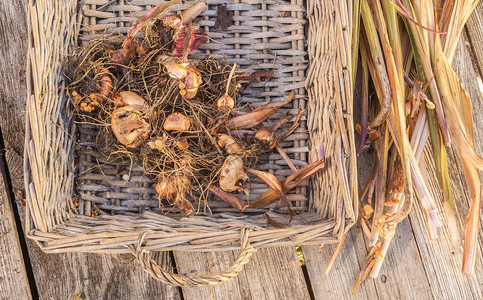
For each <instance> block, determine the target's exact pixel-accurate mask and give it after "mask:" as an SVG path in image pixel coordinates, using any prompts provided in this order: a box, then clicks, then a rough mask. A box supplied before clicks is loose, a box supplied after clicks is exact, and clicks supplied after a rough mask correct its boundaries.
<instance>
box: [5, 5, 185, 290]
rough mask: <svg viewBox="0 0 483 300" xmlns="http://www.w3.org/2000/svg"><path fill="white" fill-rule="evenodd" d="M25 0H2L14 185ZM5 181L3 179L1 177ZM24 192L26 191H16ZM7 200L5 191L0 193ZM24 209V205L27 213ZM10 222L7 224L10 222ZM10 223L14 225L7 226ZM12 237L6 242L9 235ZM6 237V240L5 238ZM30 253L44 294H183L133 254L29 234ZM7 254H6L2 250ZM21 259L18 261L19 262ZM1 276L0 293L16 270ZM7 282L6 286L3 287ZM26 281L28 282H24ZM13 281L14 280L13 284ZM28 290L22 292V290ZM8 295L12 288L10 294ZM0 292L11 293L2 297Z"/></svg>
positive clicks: (18, 185)
mask: <svg viewBox="0 0 483 300" xmlns="http://www.w3.org/2000/svg"><path fill="white" fill-rule="evenodd" d="M27 2H28V1H26V0H14V1H2V3H1V4H0V37H1V41H2V42H1V43H0V70H2V71H1V72H0V100H1V102H0V116H1V117H0V125H1V128H2V134H3V137H4V140H5V147H6V156H7V161H8V166H9V169H10V177H11V180H12V184H13V188H14V191H15V190H19V189H22V188H23V171H22V170H23V159H22V156H23V143H24V137H25V134H24V126H25V113H24V111H25V103H26V102H25V100H26V86H25V84H26V83H25V67H26V52H25V51H26V42H27V26H26V15H25V13H26V8H27ZM2 185H3V183H2ZM17 195H21V194H17ZM0 198H1V199H2V200H4V198H3V191H2V196H0ZM5 203H8V202H5V201H3V202H2V204H1V205H2V206H1V207H0V209H1V211H2V212H3V213H4V214H5V215H6V217H4V218H2V220H1V224H2V226H4V225H5V224H4V221H5V222H6V220H10V219H9V218H11V217H12V215H13V214H12V213H11V211H9V210H8V209H6V208H4V207H5ZM24 209H25V208H23V207H19V211H21V212H22V216H21V217H22V218H24V213H23V212H24ZM9 222H10V223H8V224H10V225H8V224H6V225H5V226H4V227H2V237H1V238H2V245H0V247H6V248H8V249H1V250H0V251H2V252H0V253H4V254H5V255H7V259H8V260H10V261H11V262H10V263H7V262H4V261H3V260H2V262H1V263H2V264H5V268H3V267H2V269H1V270H2V271H3V270H5V272H4V274H7V272H12V271H14V272H17V273H18V276H17V277H19V278H20V277H22V276H24V275H22V274H24V273H25V271H24V269H23V268H24V266H23V263H22V262H21V261H20V260H19V258H18V257H19V254H15V253H14V252H15V251H18V249H17V250H15V247H16V246H15V245H16V244H15V243H14V242H13V239H12V237H10V235H12V234H15V235H16V232H15V230H13V229H11V225H12V221H9ZM7 225H8V226H10V227H8V226H7ZM8 228H10V229H8ZM3 233H6V234H8V239H9V240H8V243H7V242H5V243H3V241H4V239H6V238H7V235H6V234H3ZM5 241H6V240H5ZM27 245H28V251H29V257H30V260H31V263H32V269H33V272H34V276H35V281H36V284H37V288H38V293H39V296H40V297H41V298H42V299H70V298H71V297H72V296H73V295H74V294H76V293H78V294H80V295H81V298H82V299H180V294H179V290H178V289H177V288H172V287H167V286H165V285H163V284H161V283H159V282H157V281H155V280H153V279H151V278H150V277H149V276H148V275H147V274H146V273H145V272H144V271H143V270H142V269H141V268H140V267H139V266H138V265H137V264H136V263H135V262H134V261H132V260H131V256H130V255H127V256H119V255H96V254H83V253H69V254H58V255H55V254H45V253H43V252H42V251H41V250H40V249H39V248H38V247H37V245H36V244H35V243H34V242H32V241H30V240H28V241H27ZM153 256H154V257H155V258H156V259H157V261H158V262H159V263H160V265H161V266H163V267H165V268H167V269H168V270H169V269H172V264H171V261H172V260H171V258H170V257H169V253H157V254H153ZM2 258H3V256H2ZM14 262H16V264H14ZM3 276H5V278H2V279H0V293H2V292H3V291H4V290H5V292H6V293H9V288H15V287H16V286H13V283H12V280H11V279H9V278H11V277H12V275H9V276H6V275H3ZM3 284H5V289H3V286H2V285H3ZM24 284H25V283H24ZM9 285H11V286H9ZM17 289H18V291H17V292H18V294H15V295H17V296H18V299H27V298H28V297H27V296H25V297H24V296H23V295H27V294H28V290H25V288H23V289H22V288H21V284H20V281H19V282H18V287H17ZM22 293H23V294H22ZM7 295H8V294H7ZM0 298H2V299H3V298H7V299H8V298H10V297H1V296H0Z"/></svg>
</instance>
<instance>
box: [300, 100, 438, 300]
mask: <svg viewBox="0 0 483 300" xmlns="http://www.w3.org/2000/svg"><path fill="white" fill-rule="evenodd" d="M356 95H357V94H356ZM356 99H357V98H356ZM354 107H355V111H356V114H358V111H360V103H355V104H354ZM372 161H373V159H372V154H371V153H367V154H363V155H361V156H360V157H359V159H358V178H359V189H360V190H362V188H363V187H364V184H365V182H367V180H368V178H369V176H370V173H371V171H372V168H373V166H372V164H373V162H372ZM334 249H335V246H334V245H327V246H324V247H323V248H322V249H320V250H319V249H317V248H316V247H302V252H303V254H304V258H305V263H306V265H307V271H308V273H309V278H310V282H311V284H312V287H313V290H314V295H315V298H316V299H324V298H325V297H327V296H329V297H330V299H348V298H350V297H353V298H354V299H395V298H396V299H432V298H433V295H432V294H431V289H430V284H429V282H428V278H427V277H426V272H425V270H424V268H423V265H422V261H421V257H420V255H419V251H418V245H417V243H416V241H415V238H414V234H413V232H412V229H411V226H410V224H409V222H408V221H407V220H405V221H403V222H401V223H400V224H398V226H397V229H396V235H395V237H394V238H393V240H392V242H391V245H390V248H389V251H388V253H387V255H386V257H385V261H384V264H383V266H382V268H381V270H380V273H379V276H378V278H375V279H371V278H368V279H366V281H365V282H364V283H363V284H362V285H361V286H359V288H358V289H357V290H356V292H355V293H354V295H353V296H351V290H352V287H353V285H354V283H355V281H356V278H357V275H358V273H359V271H360V268H361V266H362V264H363V263H364V260H365V259H366V255H367V253H368V251H369V249H370V248H369V244H368V241H367V239H365V237H364V234H363V232H362V229H361V227H360V226H356V227H355V228H353V229H352V231H351V232H350V234H349V235H348V236H347V239H346V241H345V243H344V245H343V248H342V249H341V252H340V253H339V256H338V257H337V260H336V263H335V265H334V267H333V268H332V270H331V272H330V273H329V274H328V275H327V276H326V275H324V271H325V268H326V266H327V263H328V262H329V260H330V258H331V256H332V254H333V251H334Z"/></svg>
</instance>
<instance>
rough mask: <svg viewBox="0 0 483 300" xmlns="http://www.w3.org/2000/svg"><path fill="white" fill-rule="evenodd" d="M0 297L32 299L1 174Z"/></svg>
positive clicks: (10, 205)
mask: <svg viewBox="0 0 483 300" xmlns="http://www.w3.org/2000/svg"><path fill="white" fill-rule="evenodd" d="M0 212H2V213H1V214H2V216H1V218H0V299H12V298H18V299H31V298H32V296H31V294H30V287H29V283H28V279H27V273H26V272H25V267H24V261H23V257H22V250H21V247H20V243H19V239H18V234H17V227H16V224H15V219H14V218H13V211H12V204H11V203H10V200H9V199H8V198H7V193H6V191H5V183H4V179H3V177H2V175H0Z"/></svg>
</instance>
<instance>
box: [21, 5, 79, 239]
mask: <svg viewBox="0 0 483 300" xmlns="http://www.w3.org/2000/svg"><path fill="white" fill-rule="evenodd" d="M29 12H30V16H29V49H28V67H27V80H28V82H27V89H28V91H27V97H28V98H27V109H26V111H27V117H26V141H25V169H24V171H25V188H26V195H27V213H28V216H29V218H30V220H29V221H30V222H28V223H27V224H29V227H30V228H27V231H29V230H30V229H33V228H37V229H40V230H41V231H50V230H51V229H52V228H53V227H55V225H57V224H59V223H62V222H64V221H65V220H66V219H68V218H69V217H70V216H71V214H72V211H73V206H72V192H73V181H74V166H73V164H72V162H73V142H74V140H73V136H74V133H73V131H72V130H73V127H72V126H70V125H71V122H70V121H71V119H72V114H71V113H69V111H68V109H67V101H66V97H65V92H64V91H65V89H64V87H65V83H64V81H63V76H62V69H61V66H62V65H61V63H62V59H63V57H64V55H65V53H68V51H69V48H70V47H71V46H72V45H73V44H74V43H75V37H76V28H77V25H76V24H77V22H76V21H77V20H76V17H77V1H74V0H67V1H56V0H38V1H35V4H31V7H30V10H29Z"/></svg>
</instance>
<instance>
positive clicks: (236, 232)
mask: <svg viewBox="0 0 483 300" xmlns="http://www.w3.org/2000/svg"><path fill="white" fill-rule="evenodd" d="M47 1H48V0H47ZM90 1H94V0H90ZM293 1H302V0H293ZM98 2H99V1H98ZM316 2H317V1H312V0H308V1H307V13H308V17H307V19H309V21H310V16H312V15H313V14H314V8H315V7H316V6H323V5H324V4H321V3H316ZM348 2H350V1H348ZM63 5H64V6H65V7H66V8H69V9H70V11H69V12H64V13H63V14H62V16H59V18H64V19H63V21H64V23H65V24H64V25H62V26H64V27H62V28H61V29H65V30H66V31H68V30H70V32H68V36H67V37H66V36H62V33H61V34H58V33H57V35H58V36H59V39H63V41H62V42H59V43H60V44H62V45H63V46H65V45H66V44H69V43H70V42H72V41H73V40H74V37H73V36H71V35H75V34H78V32H79V26H71V27H68V25H66V24H68V22H65V21H66V20H80V15H76V14H78V13H79V12H78V11H77V9H80V7H79V8H78V7H76V5H77V1H76V0H67V1H65V3H64V4H63ZM69 5H70V6H69ZM61 6H62V5H60V4H59V7H61ZM343 6H344V7H345V5H340V7H339V6H337V5H335V6H333V7H332V8H333V9H336V10H337V9H341V8H343ZM37 9H38V10H37ZM41 9H42V8H39V7H37V6H35V5H33V3H32V0H31V3H30V6H29V12H30V13H31V15H32V16H34V15H35V16H40V15H41V14H42V13H43V12H42V11H41ZM345 9H347V7H346V8H345ZM69 14H71V15H69ZM344 15H345V16H344ZM340 16H342V17H345V18H346V20H345V22H346V25H347V24H349V23H348V22H350V14H348V13H347V11H345V12H342V13H340ZM52 18H54V17H52ZM54 19H55V18H54ZM35 21H37V22H38V18H37V17H35V18H29V50H28V57H27V65H28V67H27V87H28V99H27V117H26V138H25V149H26V151H25V158H24V172H25V187H26V195H27V205H26V216H27V218H26V228H25V230H26V235H27V237H29V238H31V239H33V240H34V241H35V242H36V243H37V244H38V245H39V246H40V248H41V249H42V250H43V251H44V252H55V253H60V252H101V253H128V252H129V249H128V248H127V247H126V245H132V244H134V243H135V242H136V240H137V239H138V237H139V236H140V235H142V234H145V233H146V232H147V233H149V234H148V235H147V236H146V238H145V244H146V248H147V249H149V250H163V251H164V250H179V251H217V250H234V249H239V236H240V229H242V230H243V229H252V230H253V232H252V233H251V234H250V236H249V238H248V240H249V242H250V244H251V245H253V246H254V247H256V248H257V247H270V246H279V245H300V244H325V243H335V242H337V241H338V239H339V238H340V237H341V236H342V235H343V234H345V233H346V232H347V231H348V230H349V229H350V228H351V227H352V226H353V225H354V224H355V222H356V219H357V214H355V213H354V211H357V202H358V201H357V197H358V195H357V184H354V181H355V182H357V177H356V174H351V175H352V177H351V178H350V179H348V178H347V173H345V174H339V175H338V176H339V178H340V180H341V181H342V183H341V184H343V185H344V187H342V188H346V189H348V190H350V191H349V194H350V195H352V197H349V198H348V197H345V198H344V197H343V198H342V199H340V206H341V207H345V208H346V213H345V214H344V215H342V216H338V218H337V220H335V219H334V220H327V219H324V218H321V217H320V216H318V215H317V214H316V213H315V212H306V213H304V214H301V215H298V216H296V217H295V220H294V224H293V225H291V226H290V227H288V228H284V229H281V228H273V227H271V226H269V225H266V224H265V225H264V224H262V223H261V222H260V220H258V219H260V218H261V216H258V217H248V216H247V217H245V218H243V217H240V216H236V217H232V216H230V214H228V213H227V214H223V213H220V214H218V215H213V216H210V217H206V216H190V217H187V218H181V219H178V218H172V217H170V216H168V215H165V216H163V215H159V214H155V213H151V212H146V213H144V214H139V215H136V216H131V215H114V216H105V215H104V216H97V217H86V216H82V215H77V214H72V213H70V212H69V211H67V212H61V213H59V214H58V215H57V214H54V213H53V214H52V215H50V216H47V215H45V213H44V211H42V207H41V205H42V204H43V203H42V200H41V199H38V198H37V192H36V187H38V186H39V183H38V182H39V178H37V177H36V174H35V172H38V170H37V169H41V168H42V166H41V165H40V164H41V163H42V162H39V161H38V160H39V159H38V157H40V155H39V153H38V150H37V149H38V147H39V146H38V145H37V144H40V143H41V142H40V141H39V140H38V138H37V136H38V135H39V131H40V130H42V129H43V127H42V125H44V123H41V122H40V119H39V116H41V115H39V113H38V111H37V110H36V109H37V106H38V105H40V104H39V102H40V101H44V100H43V98H42V97H44V95H42V96H40V94H41V93H40V92H39V91H38V90H36V89H38V86H39V80H38V79H39V78H38V76H40V75H39V68H40V67H39V64H40V63H42V61H41V62H39V61H38V59H39V53H40V52H39V50H40V49H39V47H40V46H39V43H38V42H39V36H40V35H39V29H38V27H39V25H38V23H37V24H36V22H35ZM321 21H322V20H318V21H314V20H312V21H311V22H321ZM342 23H343V22H341V24H342ZM339 25H340V24H339ZM349 25H350V24H349ZM349 25H347V26H345V28H343V27H344V26H342V27H340V26H339V27H340V28H339V29H340V31H341V34H342V33H347V32H348V31H349V29H350V26H349ZM309 26H312V25H311V24H310V22H309ZM52 30H53V29H52ZM312 30H315V29H314V28H312V27H310V28H309V29H308V31H309V34H310V32H311V31H312ZM60 32H62V30H61V31H60ZM349 38H350V34H349ZM341 39H342V38H341ZM345 43H346V44H345V45H343V46H341V45H339V48H338V49H336V50H337V51H345V50H347V48H349V49H350V44H347V41H346V42H345ZM310 47H316V45H310V44H309V48H310ZM344 49H345V50H344ZM346 52H347V53H344V55H346V56H347V55H348V53H349V52H350V51H346ZM56 55H58V56H59V57H60V56H61V54H59V53H56ZM346 58H347V57H346ZM54 59H55V58H54ZM349 61H350V59H349ZM349 68H350V66H346V67H345V68H344V69H343V71H341V72H346V71H347V70H348V69H349ZM59 70H60V69H59ZM44 71H47V70H43V69H42V70H41V72H44ZM317 72H319V73H320V72H321V70H320V68H319V70H318V71H317V70H314V68H312V69H310V70H309V71H307V73H306V78H307V79H306V80H307V81H306V82H307V85H308V86H311V85H314V83H313V82H314V78H316V74H317ZM349 74H350V72H349ZM60 76H61V75H60V71H59V72H58V73H57V74H56V77H55V76H54V77H55V78H57V79H56V80H59V82H60V79H59V78H60ZM349 78H350V76H349ZM309 81H310V83H309ZM338 84H339V85H340V88H342V89H344V88H347V86H351V83H350V82H349V83H342V82H339V83H338ZM317 88H319V87H317ZM351 93H352V92H351V91H350V90H346V91H345V94H344V96H345V97H346V100H345V101H347V102H348V103H349V102H350V105H348V107H347V110H348V111H350V114H352V103H351V100H350V99H351ZM310 96H311V95H310V93H309V97H310ZM319 96H320V95H319ZM62 97H63V96H62V93H60V96H58V97H57V98H62ZM341 97H342V96H341ZM37 98H39V99H42V100H39V99H37ZM339 101H340V99H339ZM57 102H59V103H60V104H59V105H58V106H59V107H55V108H52V110H53V111H57V112H58V111H60V110H62V109H63V107H61V104H62V101H61V100H57ZM349 108H350V110H349ZM67 119H68V118H67ZM33 121H37V123H35V122H33ZM70 121H71V120H69V122H70ZM344 121H345V122H347V124H349V125H346V126H347V128H345V127H344V128H343V129H341V131H342V132H343V135H346V137H345V138H346V139H348V140H349V143H350V144H351V147H350V149H349V152H350V154H349V155H347V154H345V155H344V154H343V153H342V154H343V155H341V157H340V160H341V162H342V161H344V160H350V166H351V168H352V170H353V169H354V168H355V147H354V134H353V129H352V128H350V127H351V126H352V125H351V122H352V116H351V115H350V116H349V117H347V118H345V120H344ZM48 122H51V120H48V119H46V120H45V124H47V123H48ZM54 123H55V122H52V124H50V123H49V124H50V125H51V126H53V125H56V124H54ZM66 124H67V125H66V130H64V131H65V132H66V133H65V135H68V134H69V133H68V126H69V125H68V123H66ZM44 126H47V125H44ZM59 132H60V131H59ZM347 136H348V137H347ZM59 139H60V138H59ZM339 142H340V141H339ZM54 143H55V141H54ZM58 143H61V142H58ZM65 144H66V145H67V144H68V142H65ZM69 145H70V144H69ZM36 147H37V148H36ZM341 147H342V146H341ZM72 148H73V145H72ZM62 149H63V150H64V151H63V152H62V153H61V154H62V155H65V156H66V157H70V155H72V153H69V152H68V150H66V149H69V148H68V147H65V148H62ZM36 151H37V152H36ZM64 152H65V153H64ZM44 155H53V154H49V153H47V154H44ZM49 157H50V160H53V158H52V157H51V156H49ZM50 163H52V164H54V163H55V162H52V161H50ZM337 163H339V158H337ZM52 166H53V165H52ZM49 174H53V173H49ZM64 180H67V179H64ZM72 180H73V179H72ZM349 180H352V182H351V183H349V182H348V181H349ZM67 181H68V180H67ZM354 185H355V187H354ZM64 188H65V189H68V188H69V187H64ZM354 191H355V192H354ZM71 195H72V194H71ZM59 201H62V200H59ZM346 214H347V215H348V216H349V217H347V215H346ZM55 216H62V217H61V218H60V219H58V220H56V219H55ZM228 216H230V219H227V217H228ZM257 218H258V219H257ZM47 220H48V221H49V222H47ZM163 222H164V223H163ZM49 223H51V224H54V225H49ZM193 223H196V225H194V224H193ZM188 228H189V230H188Z"/></svg>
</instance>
